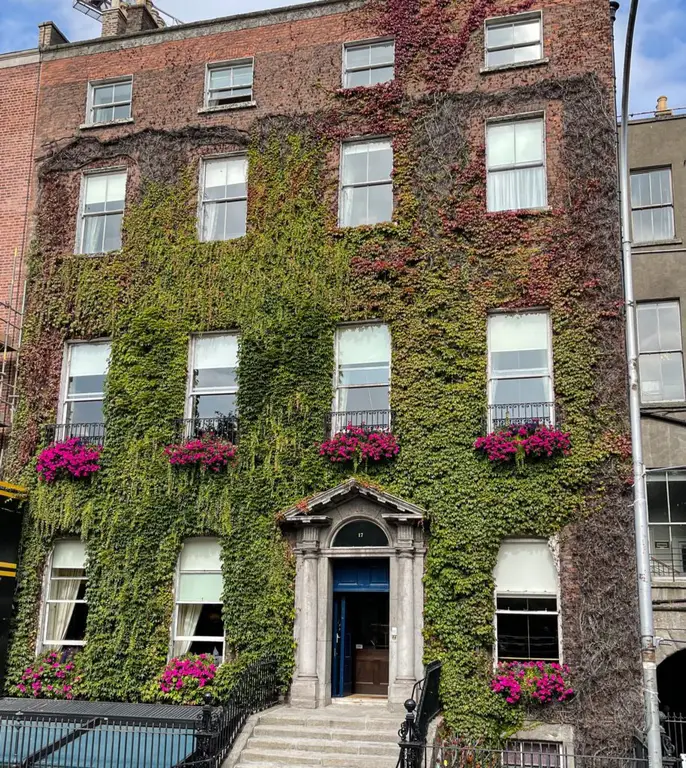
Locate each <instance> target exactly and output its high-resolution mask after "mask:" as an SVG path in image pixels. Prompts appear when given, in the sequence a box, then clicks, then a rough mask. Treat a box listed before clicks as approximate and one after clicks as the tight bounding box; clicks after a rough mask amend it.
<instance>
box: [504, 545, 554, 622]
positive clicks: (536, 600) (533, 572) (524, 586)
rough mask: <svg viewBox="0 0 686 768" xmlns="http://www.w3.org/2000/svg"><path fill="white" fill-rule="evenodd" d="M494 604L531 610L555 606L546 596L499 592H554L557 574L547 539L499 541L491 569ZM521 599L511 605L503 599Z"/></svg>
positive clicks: (543, 609) (547, 608)
mask: <svg viewBox="0 0 686 768" xmlns="http://www.w3.org/2000/svg"><path fill="white" fill-rule="evenodd" d="M493 578H494V580H495V585H496V590H497V596H498V608H510V609H513V608H514V609H520V610H521V609H522V607H524V608H529V609H530V610H535V611H547V610H553V611H555V610H557V603H556V599H555V598H552V600H551V599H550V598H546V597H525V598H523V597H515V598H512V597H510V596H509V595H504V594H502V593H503V592H510V593H518V594H519V595H529V594H533V595H536V594H538V595H542V594H544V595H545V594H552V595H556V594H557V587H558V576H557V568H556V567H555V561H554V560H553V556H552V553H551V551H550V547H549V546H548V542H547V541H545V540H544V539H541V540H538V541H512V540H509V541H503V542H502V543H501V545H500V550H499V551H498V560H497V562H496V567H495V569H494V571H493ZM513 599H514V600H515V601H521V600H522V599H525V600H526V602H527V604H526V605H525V606H521V605H514V606H513V605H511V604H508V602H507V601H510V602H511V601H512V600H513Z"/></svg>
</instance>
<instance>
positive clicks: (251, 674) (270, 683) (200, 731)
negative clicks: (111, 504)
mask: <svg viewBox="0 0 686 768" xmlns="http://www.w3.org/2000/svg"><path fill="white" fill-rule="evenodd" d="M279 690H280V680H279V677H278V666H277V663H276V661H275V660H273V659H268V658H267V659H263V660H262V661H259V662H256V663H254V664H251V665H250V666H248V667H246V668H245V669H244V670H243V671H242V672H241V673H240V674H239V675H238V677H237V679H236V683H235V685H234V686H233V688H232V690H231V692H230V693H229V695H228V697H227V701H226V703H225V704H224V705H222V706H221V707H213V706H212V705H211V703H210V702H209V701H208V702H207V703H206V704H205V705H204V706H203V707H184V706H179V707H175V706H170V705H137V704H117V703H108V702H76V701H68V702H67V701H57V702H56V701H50V702H46V701H40V700H38V701H35V700H21V699H12V700H8V699H5V700H0V705H1V706H0V766H2V768H102V766H107V767H108V768H218V767H219V766H220V765H221V763H222V762H223V760H224V759H225V758H226V755H227V754H228V752H229V750H230V749H231V747H232V746H233V744H234V742H235V740H236V737H237V736H238V734H239V733H240V731H241V728H242V727H243V725H244V724H245V722H246V720H247V719H248V717H249V716H250V715H251V714H253V713H254V712H258V711H260V710H262V709H266V708H267V707H270V706H272V705H273V704H276V703H277V702H278V700H279ZM208 698H209V697H208ZM10 706H15V707H16V709H15V710H14V711H9V707H10ZM21 707H24V708H25V711H22V710H21V709H20V708H21ZM58 710H61V711H60V714H55V712H56V711H58ZM99 712H100V713H107V714H103V715H101V714H97V713H99ZM94 713H96V714H94ZM145 715H148V716H145Z"/></svg>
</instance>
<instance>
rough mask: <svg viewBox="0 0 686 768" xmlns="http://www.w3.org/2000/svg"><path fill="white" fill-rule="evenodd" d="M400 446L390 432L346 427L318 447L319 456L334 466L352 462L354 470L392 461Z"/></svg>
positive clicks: (351, 426)
mask: <svg viewBox="0 0 686 768" xmlns="http://www.w3.org/2000/svg"><path fill="white" fill-rule="evenodd" d="M399 451H400V446H399V445H398V441H397V439H396V437H395V435H394V434H393V433H392V432H391V431H390V430H384V429H368V428H365V427H364V425H362V426H358V427H356V426H353V425H352V424H348V426H347V427H346V428H345V429H343V430H341V431H340V432H337V433H336V434H335V435H333V436H332V437H330V438H329V439H328V440H325V441H324V442H323V443H322V444H321V445H320V446H319V455H320V456H326V457H327V458H328V459H329V461H331V462H332V463H334V464H337V463H344V462H352V464H353V466H354V467H355V469H357V467H358V466H359V465H360V464H361V463H362V462H364V463H365V464H369V463H370V462H372V463H378V462H381V461H385V460H388V459H394V458H395V457H396V456H397V455H398V452H399Z"/></svg>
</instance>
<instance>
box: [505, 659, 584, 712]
mask: <svg viewBox="0 0 686 768" xmlns="http://www.w3.org/2000/svg"><path fill="white" fill-rule="evenodd" d="M491 690H492V691H493V692H494V693H498V694H500V695H502V696H504V697H505V701H506V702H507V703H508V704H512V705H515V704H523V705H525V706H526V705H528V706H532V705H535V706H539V705H542V704H552V703H554V702H556V701H557V702H564V701H569V700H570V699H571V698H572V697H573V696H574V689H573V688H572V686H571V685H570V684H569V667H568V666H567V664H558V663H557V662H552V663H547V662H544V661H502V662H500V663H499V664H498V667H497V669H496V673H495V676H494V678H493V680H492V681H491Z"/></svg>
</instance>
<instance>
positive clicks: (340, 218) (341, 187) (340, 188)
mask: <svg viewBox="0 0 686 768" xmlns="http://www.w3.org/2000/svg"><path fill="white" fill-rule="evenodd" d="M381 142H386V143H387V144H388V145H389V147H390V149H391V159H392V165H391V175H390V177H389V178H388V180H384V181H372V182H364V183H363V182H360V181H358V182H356V183H354V184H344V183H343V158H344V154H345V147H348V146H351V145H353V144H376V143H381ZM394 171H395V150H394V149H393V139H392V137H391V136H370V137H363V138H355V139H346V140H345V141H342V142H341V145H340V148H339V156H338V226H339V227H342V228H345V229H354V228H355V227H376V226H379V224H391V223H392V222H393V214H394V213H395V185H394V183H393V172H394ZM385 185H389V186H390V188H391V218H390V219H387V220H386V221H379V222H377V223H376V224H344V223H343V191H344V190H345V189H347V188H348V187H352V188H360V187H380V186H385Z"/></svg>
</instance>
